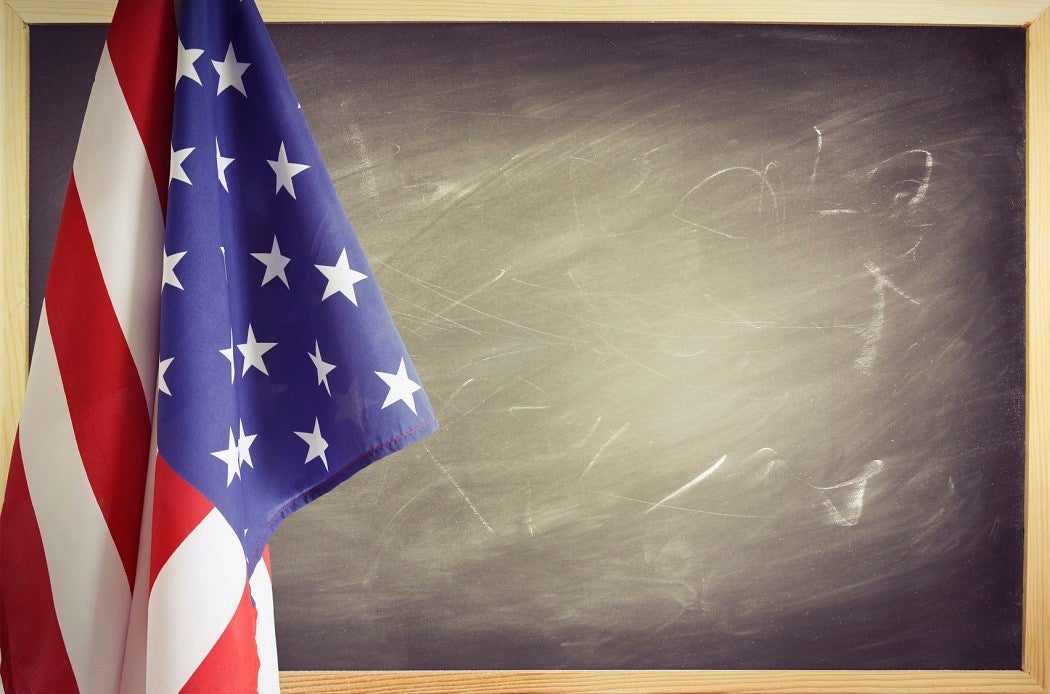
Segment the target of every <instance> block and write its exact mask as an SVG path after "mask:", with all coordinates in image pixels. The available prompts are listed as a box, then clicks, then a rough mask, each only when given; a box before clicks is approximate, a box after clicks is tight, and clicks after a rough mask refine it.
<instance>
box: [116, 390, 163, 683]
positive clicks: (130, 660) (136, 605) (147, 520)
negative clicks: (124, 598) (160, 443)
mask: <svg viewBox="0 0 1050 694" xmlns="http://www.w3.org/2000/svg"><path fill="white" fill-rule="evenodd" d="M155 404H156V403H155V402H154V405H155ZM156 474H157V422H156V421H154V422H153V433H152V436H151V438H150V444H149V464H148V467H147V468H146V492H145V497H144V498H143V502H142V527H141V529H140V530H139V556H138V563H137V565H136V567H135V589H134V590H133V591H132V595H131V614H130V616H129V617H128V642H127V646H126V647H125V649H124V674H123V676H122V677H121V680H120V691H121V694H145V692H146V617H147V607H148V604H149V560H150V546H151V545H152V541H153V489H154V480H155V478H156Z"/></svg>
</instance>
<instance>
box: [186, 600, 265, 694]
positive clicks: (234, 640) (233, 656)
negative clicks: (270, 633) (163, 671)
mask: <svg viewBox="0 0 1050 694" xmlns="http://www.w3.org/2000/svg"><path fill="white" fill-rule="evenodd" d="M255 619H256V612H255V606H254V605H253V604H252V598H251V592H250V590H249V588H248V583H247V581H246V582H245V584H244V593H243V594H242V595H241V602H240V603H239V604H238V605H237V611H236V612H234V613H233V618H232V619H230V623H229V624H228V625H227V626H226V630H225V631H223V632H222V636H220V637H219V640H218V641H216V642H215V645H214V646H213V647H212V649H211V651H210V652H209V653H208V657H206V658H205V659H204V660H203V661H202V662H201V664H200V666H198V667H197V670H196V671H195V672H194V673H193V677H191V678H190V680H189V682H187V683H186V685H185V686H184V687H183V688H182V692H183V694H195V693H196V692H200V694H212V692H254V691H256V688H257V687H258V682H259V654H258V652H257V650H256V647H255Z"/></svg>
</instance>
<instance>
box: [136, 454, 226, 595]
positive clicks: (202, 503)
mask: <svg viewBox="0 0 1050 694" xmlns="http://www.w3.org/2000/svg"><path fill="white" fill-rule="evenodd" d="M153 480H154V481H153V538H152V543H151V545H150V556H149V587H150V589H151V590H152V588H153V584H154V582H155V581H156V580H157V574H158V573H160V570H161V569H162V568H164V565H165V564H166V563H167V562H168V558H169V557H171V555H172V554H173V553H174V552H175V550H176V549H178V547H179V545H181V544H182V543H183V541H184V540H185V539H186V538H187V537H188V536H189V534H190V533H191V532H193V530H194V528H196V527H197V526H198V525H200V524H201V521H202V520H204V517H205V516H206V515H208V513H210V512H211V510H212V509H213V508H215V507H214V506H213V505H212V503H211V502H210V501H208V499H207V498H205V497H204V495H202V494H201V493H200V492H198V491H197V490H196V489H195V488H194V487H193V486H192V485H191V484H190V483H189V482H187V481H186V480H184V479H183V478H182V476H181V475H179V473H177V472H175V471H174V470H172V469H171V466H170V465H168V464H167V462H165V460H164V458H163V457H161V455H160V454H159V453H158V454H157V469H156V472H155V473H154V478H153ZM187 609H189V607H187Z"/></svg>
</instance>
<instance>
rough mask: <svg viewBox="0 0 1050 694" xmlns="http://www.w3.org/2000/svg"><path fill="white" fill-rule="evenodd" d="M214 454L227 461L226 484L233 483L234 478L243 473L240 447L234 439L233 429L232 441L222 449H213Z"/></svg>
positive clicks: (231, 431) (231, 433)
mask: <svg viewBox="0 0 1050 694" xmlns="http://www.w3.org/2000/svg"><path fill="white" fill-rule="evenodd" d="M212 455H213V456H215V457H216V458H218V459H219V460H221V461H222V462H224V463H226V486H227V487H229V486H230V485H231V484H233V478H234V477H238V476H239V475H240V474H241V465H240V447H238V445H237V442H236V441H234V439H233V429H232V428H231V429H230V442H229V443H228V444H227V445H226V449H225V450H222V451H212Z"/></svg>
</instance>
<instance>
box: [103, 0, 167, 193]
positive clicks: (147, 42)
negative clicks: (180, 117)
mask: <svg viewBox="0 0 1050 694" xmlns="http://www.w3.org/2000/svg"><path fill="white" fill-rule="evenodd" d="M176 36H177V34H176V28H175V8H174V6H173V4H172V0H136V2H121V3H118V4H117V9H116V12H115V13H114V15H113V23H112V24H111V25H110V28H109V35H108V36H107V38H106V45H107V46H108V47H109V55H110V57H111V58H112V59H113V70H114V72H116V73H117V81H118V82H120V89H121V91H122V92H124V100H125V101H127V104H128V109H129V110H130V111H131V117H132V118H133V119H134V120H135V125H136V126H137V127H138V130H139V135H141V136H142V144H143V145H144V146H145V148H146V154H147V156H148V157H149V162H150V166H151V167H152V169H153V177H154V178H155V179H156V181H157V194H158V196H159V197H160V206H161V210H162V211H163V210H165V209H167V203H168V173H169V171H168V165H169V159H170V155H171V151H170V149H169V147H170V146H171V120H172V110H173V105H174V100H175V89H174V86H175V66H176V59H177V53H178V49H177V45H176V42H175V41H176Z"/></svg>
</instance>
